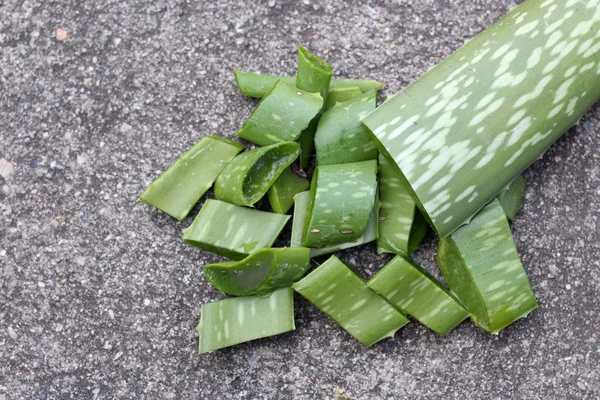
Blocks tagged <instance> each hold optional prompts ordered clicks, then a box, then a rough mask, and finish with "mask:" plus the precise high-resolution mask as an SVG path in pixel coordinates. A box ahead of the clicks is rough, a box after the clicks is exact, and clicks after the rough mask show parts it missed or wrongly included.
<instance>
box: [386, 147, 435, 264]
mask: <svg viewBox="0 0 600 400" xmlns="http://www.w3.org/2000/svg"><path fill="white" fill-rule="evenodd" d="M379 199H380V201H381V208H380V209H379V237H378V238H377V252H378V253H380V254H381V253H394V254H404V255H410V254H412V253H413V252H414V251H415V250H416V249H417V247H419V244H420V243H421V241H422V240H423V237H425V233H426V232H427V227H428V226H429V225H428V224H427V221H426V220H425V218H423V216H422V215H421V213H420V212H419V209H418V208H417V206H416V204H415V202H414V201H413V199H412V197H410V195H409V194H408V191H407V190H406V189H404V187H403V186H402V181H401V179H400V178H399V177H398V174H397V173H396V171H395V170H394V169H393V168H392V166H391V165H390V163H389V162H388V161H387V159H386V158H385V157H383V156H382V155H381V154H380V155H379Z"/></svg>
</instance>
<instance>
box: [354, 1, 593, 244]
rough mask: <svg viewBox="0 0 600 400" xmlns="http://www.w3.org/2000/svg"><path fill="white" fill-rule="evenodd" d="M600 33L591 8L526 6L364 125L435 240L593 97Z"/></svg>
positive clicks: (502, 185)
mask: <svg viewBox="0 0 600 400" xmlns="http://www.w3.org/2000/svg"><path fill="white" fill-rule="evenodd" d="M599 30H600V1H598V0H589V1H552V0H527V1H525V2H523V3H522V4H521V5H519V6H517V7H515V8H513V9H512V10H511V11H510V13H508V15H506V16H505V17H504V18H502V19H501V20H500V21H498V22H497V23H496V24H494V25H492V26H491V27H490V28H489V29H487V30H486V31H485V32H483V33H481V34H480V35H478V36H476V37H475V38H473V39H472V40H471V41H469V42H467V43H466V44H465V45H464V46H463V47H461V48H460V49H459V50H458V51H457V52H456V53H454V54H453V55H451V56H450V57H448V58H447V59H446V60H444V61H443V62H442V63H441V64H439V65H438V66H436V67H435V68H433V69H431V70H430V71H429V72H427V73H426V74H425V75H423V76H422V77H421V78H420V79H419V80H417V81H416V82H414V83H413V84H412V85H410V86H409V87H408V88H406V89H405V90H403V91H402V93H398V94H396V95H394V96H393V97H391V98H389V99H388V100H387V101H386V102H385V103H384V104H382V105H381V106H380V107H378V108H377V109H376V110H375V111H373V112H372V113H371V114H369V115H368V116H367V117H365V118H364V119H363V123H364V124H365V125H366V126H367V127H368V128H369V130H370V131H371V132H372V133H373V135H374V137H375V139H376V140H377V143H378V146H379V149H380V151H381V152H382V153H384V155H386V157H387V158H388V159H389V160H390V162H391V161H393V162H394V165H396V166H397V169H398V171H399V172H401V174H402V177H403V180H405V182H406V183H407V184H406V185H405V187H406V188H407V189H408V190H409V191H410V193H411V195H412V196H413V198H414V200H415V202H416V203H417V205H418V206H419V208H420V209H421V211H422V212H423V215H424V216H425V217H426V218H427V219H428V221H429V222H430V224H431V226H432V227H433V228H434V229H435V231H436V232H437V233H438V234H439V235H440V236H442V237H443V236H447V235H449V234H450V233H452V232H453V231H454V230H456V229H457V228H458V227H460V226H461V225H463V224H465V223H467V222H468V221H469V219H470V218H471V217H472V216H473V215H475V213H476V212H477V211H478V210H480V209H481V208H482V207H484V206H485V205H486V204H487V203H488V202H489V201H491V200H492V199H493V198H494V197H496V195H497V194H498V193H499V192H500V191H501V190H502V189H503V188H505V187H506V186H507V185H508V184H509V183H510V182H511V181H512V180H513V179H514V178H515V177H516V176H518V175H519V174H520V173H521V172H522V171H523V170H524V169H525V168H527V167H528V166H529V165H530V164H531V163H533V162H534V161H535V160H537V159H538V158H539V157H540V156H541V155H542V154H543V153H544V152H545V151H546V150H547V149H548V147H549V146H550V145H551V144H552V143H554V141H555V140H556V139H557V138H559V137H560V136H561V135H562V134H563V133H564V132H565V131H566V130H567V129H569V128H570V127H571V126H573V125H574V124H575V123H576V122H577V120H578V119H579V118H580V117H581V116H582V115H583V113H584V112H585V111H586V110H587V109H588V108H589V107H590V106H591V105H592V104H594V103H595V102H596V101H597V100H598V99H599V98H600V68H599V67H598V59H599V58H600V37H599V36H598V31H599ZM395 168H396V167H395Z"/></svg>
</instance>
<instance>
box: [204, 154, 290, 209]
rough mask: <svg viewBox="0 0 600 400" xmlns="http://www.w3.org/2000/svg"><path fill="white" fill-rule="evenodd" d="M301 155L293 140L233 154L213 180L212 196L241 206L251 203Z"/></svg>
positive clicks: (261, 195)
mask: <svg viewBox="0 0 600 400" xmlns="http://www.w3.org/2000/svg"><path fill="white" fill-rule="evenodd" d="M299 154H300V146H299V145H298V143H296V142H280V143H276V144H272V145H270V146H266V147H259V148H256V149H254V150H250V151H246V152H245V153H242V154H240V155H238V156H237V157H235V158H234V159H233V160H231V162H230V163H229V164H227V166H226V167H225V168H224V169H223V171H222V172H221V174H220V175H219V176H218V178H217V180H216V181H215V197H216V198H217V199H219V200H223V201H227V202H229V203H232V204H237V205H240V206H252V205H253V204H254V203H256V202H257V201H258V200H260V199H261V198H262V197H263V196H264V195H265V194H266V193H267V191H268V190H269V188H270V187H271V185H272V184H273V182H275V180H276V179H277V178H278V177H279V176H280V175H281V173H282V172H283V171H285V169H286V168H287V167H288V166H289V165H290V164H291V163H293V162H294V160H295V159H296V158H298V155H299Z"/></svg>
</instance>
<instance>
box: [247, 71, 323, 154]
mask: <svg viewBox="0 0 600 400" xmlns="http://www.w3.org/2000/svg"><path fill="white" fill-rule="evenodd" d="M321 107H323V98H322V97H321V95H320V94H319V93H309V92H306V91H304V90H301V89H297V88H295V87H294V86H292V85H288V84H287V83H285V82H281V81H280V82H277V83H276V84H275V85H274V86H273V88H272V89H271V91H270V92H269V93H268V94H267V95H266V96H265V97H263V99H262V100H261V101H260V103H258V105H257V106H256V108H255V109H254V111H253V112H252V115H251V116H250V118H249V119H248V120H247V121H246V123H245V124H244V126H242V128H241V129H240V130H239V131H238V132H237V135H238V136H239V137H241V138H244V139H246V140H249V141H251V142H254V143H256V144H259V145H261V146H267V145H270V144H274V143H278V142H293V141H295V140H296V139H298V137H299V136H300V132H302V130H303V129H305V128H306V127H307V126H308V124H309V123H310V121H311V120H312V119H313V118H314V117H315V116H316V115H317V114H318V113H319V111H320V110H321Z"/></svg>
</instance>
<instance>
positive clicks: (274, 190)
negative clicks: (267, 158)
mask: <svg viewBox="0 0 600 400" xmlns="http://www.w3.org/2000/svg"><path fill="white" fill-rule="evenodd" d="M309 186H310V181H309V180H308V179H307V178H304V177H301V176H298V175H297V174H295V173H294V171H292V168H291V167H288V168H286V169H285V170H284V171H283V172H282V173H281V175H279V178H277V180H276V181H275V182H274V183H273V185H272V186H271V187H270V188H269V191H268V192H267V196H268V197H269V203H270V204H271V208H272V209H273V211H275V212H276V213H280V214H285V213H287V212H288V211H289V210H290V208H292V206H293V205H294V196H295V195H296V194H298V193H300V192H303V191H305V190H306V189H308V187H309Z"/></svg>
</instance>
